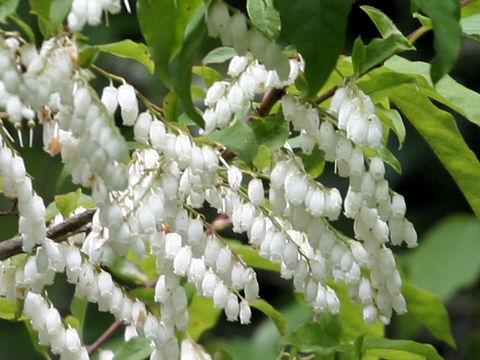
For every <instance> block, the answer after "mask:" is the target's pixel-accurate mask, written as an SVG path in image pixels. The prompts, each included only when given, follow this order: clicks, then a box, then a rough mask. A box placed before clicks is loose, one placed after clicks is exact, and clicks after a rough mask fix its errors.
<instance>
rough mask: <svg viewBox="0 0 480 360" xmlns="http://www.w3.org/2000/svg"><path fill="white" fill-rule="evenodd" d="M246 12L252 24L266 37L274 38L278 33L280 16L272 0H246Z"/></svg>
mask: <svg viewBox="0 0 480 360" xmlns="http://www.w3.org/2000/svg"><path fill="white" fill-rule="evenodd" d="M247 12H248V16H249V17H250V20H252V23H253V25H255V27H256V28H257V29H258V30H260V31H261V32H262V33H263V34H264V35H265V36H266V37H268V38H269V39H271V40H275V39H276V38H277V37H278V35H280V16H279V14H278V11H277V10H276V9H275V8H274V6H273V0H247Z"/></svg>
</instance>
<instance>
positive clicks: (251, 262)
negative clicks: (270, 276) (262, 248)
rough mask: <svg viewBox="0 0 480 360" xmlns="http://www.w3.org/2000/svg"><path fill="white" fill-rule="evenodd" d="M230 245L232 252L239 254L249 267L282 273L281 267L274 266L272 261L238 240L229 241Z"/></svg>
mask: <svg viewBox="0 0 480 360" xmlns="http://www.w3.org/2000/svg"><path fill="white" fill-rule="evenodd" d="M228 243H229V244H230V247H231V248H232V250H234V251H235V252H236V253H238V254H239V255H240V256H241V257H242V259H243V260H244V261H245V262H246V263H247V264H248V266H251V267H254V268H256V269H262V270H270V271H275V272H280V265H279V264H274V263H272V262H271V261H269V260H267V259H264V258H262V257H261V256H260V255H259V254H258V251H257V250H255V249H253V248H252V247H251V246H249V245H245V244H242V243H241V242H240V241H238V240H233V239H228Z"/></svg>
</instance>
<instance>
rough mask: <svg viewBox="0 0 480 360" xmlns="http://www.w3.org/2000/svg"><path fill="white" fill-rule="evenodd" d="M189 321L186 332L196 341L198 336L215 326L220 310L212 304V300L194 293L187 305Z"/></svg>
mask: <svg viewBox="0 0 480 360" xmlns="http://www.w3.org/2000/svg"><path fill="white" fill-rule="evenodd" d="M188 313H189V314H190V322H189V324H188V330H187V332H188V334H189V335H190V336H191V337H192V339H193V340H195V341H197V340H198V339H200V336H202V334H203V333H204V332H205V331H207V330H208V329H211V328H212V327H214V326H215V324H216V323H217V321H218V319H219V318H220V314H221V313H222V310H220V309H217V308H215V307H214V306H213V300H212V299H209V298H205V297H202V296H199V295H198V294H196V293H195V294H194V295H193V298H192V300H191V302H190V305H189V306H188Z"/></svg>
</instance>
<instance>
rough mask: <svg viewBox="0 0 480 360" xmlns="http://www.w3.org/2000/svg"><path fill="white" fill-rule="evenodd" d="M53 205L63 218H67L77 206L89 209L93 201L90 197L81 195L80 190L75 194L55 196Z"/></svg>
mask: <svg viewBox="0 0 480 360" xmlns="http://www.w3.org/2000/svg"><path fill="white" fill-rule="evenodd" d="M55 204H56V205H57V209H58V210H59V211H60V213H61V214H62V215H63V216H64V217H69V216H70V214H71V213H72V212H73V211H74V210H75V209H76V208H78V207H79V206H83V207H85V208H89V207H92V206H94V205H95V203H94V202H93V199H92V198H91V197H90V196H88V195H86V194H83V193H82V190H81V189H77V191H75V192H70V193H68V194H64V195H56V196H55Z"/></svg>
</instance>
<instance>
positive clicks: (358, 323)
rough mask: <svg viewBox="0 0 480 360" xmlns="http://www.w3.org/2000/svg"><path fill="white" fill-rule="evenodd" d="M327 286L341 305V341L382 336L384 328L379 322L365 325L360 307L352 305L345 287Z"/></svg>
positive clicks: (335, 284)
mask: <svg viewBox="0 0 480 360" xmlns="http://www.w3.org/2000/svg"><path fill="white" fill-rule="evenodd" d="M329 286H330V287H331V288H333V289H334V290H335V292H336V293H337V296H338V298H339V299H340V303H341V304H342V309H341V311H340V314H339V315H338V317H339V319H340V322H341V324H342V334H341V338H342V340H343V341H346V342H350V341H354V340H356V339H357V338H358V337H359V336H362V335H364V336H365V338H369V337H370V338H372V337H382V336H384V333H385V331H384V326H383V325H382V324H381V323H380V322H378V321H377V322H375V323H373V324H367V323H365V320H363V308H362V305H361V304H354V303H352V300H351V299H350V297H349V296H348V292H347V288H346V286H345V285H343V284H337V283H333V282H331V283H329Z"/></svg>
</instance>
